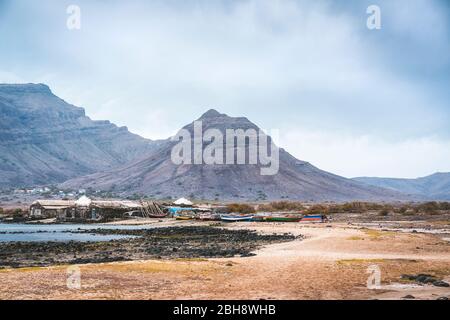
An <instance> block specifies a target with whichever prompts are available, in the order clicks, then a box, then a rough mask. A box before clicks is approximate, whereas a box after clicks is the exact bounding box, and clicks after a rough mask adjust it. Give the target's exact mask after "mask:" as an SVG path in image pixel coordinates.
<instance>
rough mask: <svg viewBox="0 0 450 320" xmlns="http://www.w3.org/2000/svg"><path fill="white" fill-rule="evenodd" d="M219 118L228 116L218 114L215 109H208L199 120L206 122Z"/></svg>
mask: <svg viewBox="0 0 450 320" xmlns="http://www.w3.org/2000/svg"><path fill="white" fill-rule="evenodd" d="M220 117H228V115H226V114H225V113H220V112H219V111H217V110H216V109H209V110H208V111H206V112H205V113H204V114H203V115H202V116H201V117H200V118H199V120H206V119H212V118H220Z"/></svg>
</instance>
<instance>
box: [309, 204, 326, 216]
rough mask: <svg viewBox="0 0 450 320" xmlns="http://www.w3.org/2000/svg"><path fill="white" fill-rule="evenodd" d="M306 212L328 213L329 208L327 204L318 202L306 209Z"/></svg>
mask: <svg viewBox="0 0 450 320" xmlns="http://www.w3.org/2000/svg"><path fill="white" fill-rule="evenodd" d="M305 213H306V214H328V213H329V210H328V207H327V206H324V205H321V204H316V205H313V206H312V207H310V208H309V209H307V210H306V212H305Z"/></svg>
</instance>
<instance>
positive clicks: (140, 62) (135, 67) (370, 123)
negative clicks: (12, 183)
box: [0, 0, 450, 176]
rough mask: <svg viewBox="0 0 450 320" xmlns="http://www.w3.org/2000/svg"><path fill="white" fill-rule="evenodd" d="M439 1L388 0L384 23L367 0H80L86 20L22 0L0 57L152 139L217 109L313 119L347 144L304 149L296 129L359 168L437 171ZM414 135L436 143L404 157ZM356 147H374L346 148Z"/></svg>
mask: <svg viewBox="0 0 450 320" xmlns="http://www.w3.org/2000/svg"><path fill="white" fill-rule="evenodd" d="M429 2H430V1H427V3H426V8H425V2H424V1H418V2H415V3H414V4H410V3H409V2H405V1H403V2H401V3H400V4H393V2H390V1H380V6H381V8H382V15H383V18H382V19H383V28H382V30H381V31H374V32H372V31H369V30H367V28H366V27H365V25H366V11H365V8H362V10H359V9H358V8H359V6H355V8H357V9H355V10H356V11H354V10H345V8H344V9H342V8H341V9H339V10H338V9H336V7H335V5H333V4H332V2H328V1H314V2H310V1H293V0H284V1H275V0H248V1H201V0H198V1H193V2H181V1H180V2H177V1H170V2H168V1H151V2H144V1H141V2H139V1H127V2H120V1H112V2H108V3H107V4H106V3H104V2H93V1H83V0H80V1H78V4H79V5H80V7H81V12H82V26H81V30H80V31H68V30H67V28H66V26H65V18H66V16H67V14H66V10H65V9H66V4H64V2H53V1H49V2H47V1H44V2H41V3H39V4H37V3H34V2H29V1H25V2H20V0H17V1H14V2H13V3H14V4H16V3H19V5H17V7H16V6H14V5H10V11H9V12H8V13H6V14H5V15H4V17H3V18H4V20H2V21H0V38H1V39H2V40H4V43H5V44H6V46H5V48H4V49H2V51H1V52H0V70H1V69H4V70H14V73H15V74H17V75H19V76H15V75H14V76H13V75H5V74H2V73H0V80H3V81H4V82H18V80H22V79H23V81H20V82H40V81H42V82H47V83H48V84H49V85H50V87H51V88H52V89H53V91H54V92H55V93H56V94H57V95H59V96H60V97H62V98H63V99H65V100H66V101H68V102H70V103H73V104H75V105H78V106H81V107H84V108H86V111H87V114H88V115H89V116H91V117H92V118H93V119H108V120H111V121H112V122H114V123H116V124H118V125H120V126H127V127H128V128H129V129H130V130H131V131H133V132H136V133H138V134H141V135H143V136H145V137H147V138H151V139H157V138H166V137H168V136H170V135H172V134H173V133H174V132H175V131H176V130H177V129H179V128H180V127H181V126H183V125H185V124H186V123H187V122H190V121H192V120H194V119H195V118H196V117H198V116H199V115H200V114H201V113H202V112H204V111H206V110H207V109H209V108H217V109H218V110H219V111H221V112H225V113H228V114H232V115H235V116H238V115H243V116H247V117H248V118H249V119H250V120H253V121H255V122H256V123H257V124H259V125H261V126H262V127H264V128H278V129H280V133H283V128H292V127H293V126H294V125H295V126H296V127H297V128H302V130H303V131H302V134H303V133H307V132H306V128H313V131H308V132H312V133H314V134H317V135H319V136H320V137H321V138H320V137H317V138H316V139H317V140H318V142H324V143H322V144H323V145H325V146H327V148H329V150H330V152H331V153H332V154H335V156H334V157H335V159H334V160H330V161H331V162H332V163H334V164H335V165H332V163H331V162H330V163H328V162H327V161H329V160H328V158H327V157H326V155H327V154H328V153H327V152H326V148H324V147H321V146H314V145H313V144H306V145H303V147H302V148H303V149H304V150H305V153H304V152H301V151H303V150H298V148H297V147H298V146H297V145H296V143H295V142H293V141H295V138H291V143H290V144H289V145H286V147H287V149H288V151H290V150H291V149H293V150H298V151H295V152H296V153H298V154H296V155H298V157H299V158H300V159H303V158H305V157H306V158H309V159H307V160H310V161H311V162H312V163H313V164H316V165H318V166H319V167H323V168H324V169H327V170H330V171H333V172H337V173H341V174H344V175H347V176H356V175H384V176H386V175H389V174H393V173H395V176H399V175H400V174H404V175H405V176H416V175H420V174H422V173H423V172H424V171H425V166H426V165H429V168H430V169H429V171H433V170H434V168H436V169H437V168H439V167H441V165H440V164H441V163H442V162H443V161H444V160H447V162H449V163H450V161H448V160H449V159H450V158H448V157H447V158H446V159H445V158H443V157H445V156H448V153H446V152H444V151H442V152H441V151H438V150H437V148H438V147H439V146H441V147H445V146H447V145H448V144H447V143H446V141H445V140H444V139H445V138H447V139H449V138H450V131H449V129H448V123H449V122H450V112H449V109H448V101H447V99H445V90H444V91H442V90H440V89H439V87H440V86H442V87H444V88H445V81H447V83H448V75H447V78H445V79H444V83H442V82H439V79H435V78H434V76H435V74H433V73H432V74H429V75H428V74H427V76H426V77H425V78H418V76H417V73H415V72H416V71H417V69H421V70H426V69H427V66H428V65H433V66H434V69H433V70H446V69H445V68H447V70H448V67H449V66H448V64H447V65H446V64H445V63H447V62H448V58H441V59H437V58H436V52H438V53H440V52H446V51H445V50H443V51H439V50H437V49H442V48H448V46H446V45H445V44H448V30H447V29H446V26H447V25H448V17H446V16H445V14H442V12H440V11H441V7H440V6H439V5H437V2H432V3H431V4H429ZM395 3H397V2H395ZM20 4H21V5H20ZM405 5H406V6H407V7H408V10H404V6H405ZM345 6H346V5H344V7H345ZM348 6H349V7H350V6H352V5H348ZM24 8H26V10H24ZM409 9H410V10H409ZM402 12H407V14H404V13H402ZM421 19H423V20H421ZM29 21H33V27H31V24H30V22H29ZM414 21H417V24H414V25H411V22H414ZM424 21H426V22H429V24H428V23H425V22H424ZM2 23H3V25H2ZM424 28H425V29H426V31H424V30H425V29H424ZM419 29H420V30H419ZM422 29H423V30H422ZM2 30H3V32H2ZM5 30H6V31H5ZM421 30H422V31H421ZM442 44H444V45H442ZM404 47H406V48H407V50H405V49H404ZM424 47H426V50H425V49H424ZM388 51H392V52H393V54H392V55H388V54H387V52H388ZM417 52H419V53H420V55H419V54H418V53H417ZM440 55H441V56H445V55H443V54H440ZM412 56H413V57H416V58H417V57H418V56H420V60H410V59H411V57H412ZM418 61H419V62H420V63H418ZM446 61H447V62H446ZM3 64H4V65H5V66H3ZM399 65H402V66H403V68H406V70H407V71H406V72H405V71H404V70H402V72H399V71H398V70H397V69H398V67H399ZM6 66H8V68H6ZM443 97H444V98H443ZM337 132H339V134H336V133H337ZM312 133H311V134H312ZM288 135H289V134H288ZM360 137H370V138H367V139H369V140H368V141H365V140H364V139H362V138H360ZM423 137H427V138H423ZM430 137H431V138H430ZM312 138H314V137H309V139H312ZM361 139H362V140H361ZM422 139H425V140H426V141H427V142H426V143H425V142H423V143H422V142H421V141H422ZM312 141H314V139H312ZM325 142H327V143H325ZM407 146H410V148H411V149H412V150H418V151H414V152H416V153H415V154H416V155H417V154H418V153H419V151H420V150H422V151H423V152H429V153H430V154H434V155H436V156H435V157H434V158H433V157H428V159H427V160H426V161H429V163H425V162H423V161H425V160H424V159H420V160H419V158H420V157H415V158H414V159H417V161H416V160H414V161H409V162H408V165H403V166H402V165H401V161H400V160H398V161H397V160H395V159H401V157H400V156H399V157H394V158H390V156H389V155H390V154H397V153H396V150H397V149H401V148H407ZM370 148H373V149H372V150H373V151H371V150H370ZM308 150H309V151H308ZM333 150H334V151H333ZM338 150H341V151H338ZM354 150H359V151H358V152H359V153H361V154H370V155H371V156H370V157H369V156H367V157H362V156H358V155H357V154H355V156H353V157H349V158H342V157H343V155H344V154H345V153H350V154H352V152H354ZM355 152H356V151H355ZM303 154H304V155H305V156H303ZM320 155H323V156H324V157H325V158H320ZM339 156H341V158H339ZM389 159H390V160H389ZM433 159H435V160H433ZM389 161H391V162H389ZM433 161H434V162H433ZM376 163H379V164H382V165H380V166H376V165H375V164H376ZM322 164H323V165H322ZM397 165H399V167H398V168H397V171H395V170H393V169H395V166H397ZM352 167H353V168H355V169H354V170H353V171H352V170H351V168H352ZM371 170H373V172H372V171H371ZM396 172H397V173H396Z"/></svg>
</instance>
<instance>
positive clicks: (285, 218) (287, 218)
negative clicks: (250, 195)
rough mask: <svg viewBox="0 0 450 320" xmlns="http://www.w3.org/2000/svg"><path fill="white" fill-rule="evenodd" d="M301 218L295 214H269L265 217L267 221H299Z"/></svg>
mask: <svg viewBox="0 0 450 320" xmlns="http://www.w3.org/2000/svg"><path fill="white" fill-rule="evenodd" d="M301 219H302V218H301V217H296V216H269V217H266V218H265V221H268V222H299V221H300V220H301Z"/></svg>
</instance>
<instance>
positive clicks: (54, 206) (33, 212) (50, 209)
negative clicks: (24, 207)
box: [30, 200, 75, 219]
mask: <svg viewBox="0 0 450 320" xmlns="http://www.w3.org/2000/svg"><path fill="white" fill-rule="evenodd" d="M74 206H75V201H73V200H36V201H34V202H33V203H32V204H31V206H30V216H31V217H33V218H42V219H46V218H58V217H61V216H66V215H67V214H69V213H70V212H71V211H72V208H73V207H74Z"/></svg>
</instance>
